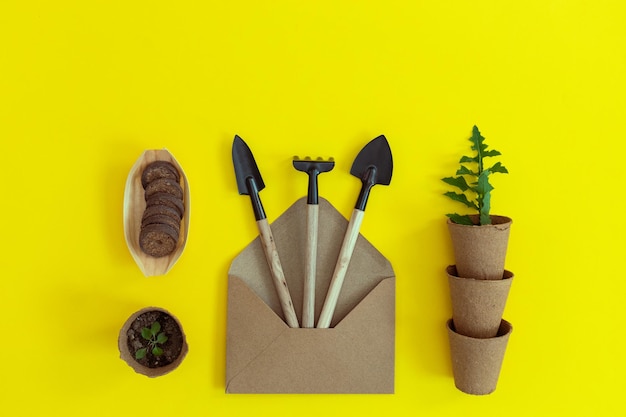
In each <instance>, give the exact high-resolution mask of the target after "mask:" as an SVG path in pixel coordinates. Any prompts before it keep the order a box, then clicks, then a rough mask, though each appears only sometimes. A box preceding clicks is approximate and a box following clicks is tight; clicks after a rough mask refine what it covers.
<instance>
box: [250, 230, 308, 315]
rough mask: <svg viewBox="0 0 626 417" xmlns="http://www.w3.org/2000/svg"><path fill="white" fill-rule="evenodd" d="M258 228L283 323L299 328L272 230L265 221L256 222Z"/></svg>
mask: <svg viewBox="0 0 626 417" xmlns="http://www.w3.org/2000/svg"><path fill="white" fill-rule="evenodd" d="M256 224H257V226H258V228H259V235H260V236H261V244H262V246H263V252H265V258H266V259H267V264H268V266H269V267H270V272H271V273H272V280H273V281H274V287H275V288H276V293H277V294H278V299H279V300H280V306H281V307H282V309H283V314H284V315H285V321H286V322H287V324H288V325H289V327H300V326H299V325H298V317H297V316H296V312H295V310H294V309H293V302H292V301H291V295H290V294H289V288H288V287H287V281H286V280H285V273H284V272H283V267H282V265H281V264H280V259H279V258H278V251H277V250H276V243H275V242H274V236H273V235H272V230H271V229H270V225H269V223H268V222H267V219H261V220H257V222H256Z"/></svg>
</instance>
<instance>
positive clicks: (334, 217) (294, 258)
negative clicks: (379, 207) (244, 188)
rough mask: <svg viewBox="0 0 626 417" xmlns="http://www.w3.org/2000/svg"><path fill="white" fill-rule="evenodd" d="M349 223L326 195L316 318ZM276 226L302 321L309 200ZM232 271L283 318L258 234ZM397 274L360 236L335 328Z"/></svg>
mask: <svg viewBox="0 0 626 417" xmlns="http://www.w3.org/2000/svg"><path fill="white" fill-rule="evenodd" d="M347 227H348V221H347V220H346V218H345V217H343V216H342V215H341V213H339V212H338V211H337V210H336V209H335V208H334V207H333V206H332V205H331V204H330V203H329V202H328V201H327V200H325V199H323V198H320V202H319V229H318V230H319V234H318V249H317V277H316V291H315V293H316V297H315V320H316V322H317V319H318V317H319V314H320V311H321V309H322V305H323V303H324V299H325V297H326V292H327V290H328V287H329V285H330V279H331V277H332V274H333V271H334V268H335V264H336V262H337V257H338V255H339V250H340V248H341V243H342V242H343V237H344V234H345V231H346V229H347ZM271 228H272V233H273V235H274V240H275V242H276V247H277V249H278V253H279V257H280V260H281V263H282V267H283V270H284V272H285V279H286V280H287V285H288V287H289V291H290V293H291V299H292V301H293V304H294V306H295V310H296V314H297V316H298V319H299V321H300V322H301V321H302V293H303V291H302V289H303V286H304V282H303V280H304V259H305V241H306V233H307V232H306V198H302V199H299V200H298V201H296V202H295V203H294V204H293V205H292V206H291V207H289V208H288V209H287V210H286V211H285V212H284V213H283V214H282V215H281V216H280V217H279V218H278V219H276V221H274V222H273V223H272V225H271ZM228 274H229V276H237V277H240V278H241V279H242V280H243V281H244V282H245V283H246V284H247V285H248V287H249V288H251V289H252V291H254V293H255V294H257V295H258V296H259V297H260V298H261V299H262V300H263V302H265V303H266V304H267V305H268V306H269V307H270V308H271V309H272V310H273V311H274V312H275V313H276V314H277V315H279V316H280V317H281V318H282V317H283V313H282V310H281V307H280V302H279V301H278V297H277V295H276V291H275V290H274V287H273V284H272V278H271V275H270V271H269V267H268V266H267V262H266V260H265V255H264V253H263V248H262V246H261V244H260V240H259V238H258V237H257V238H256V239H255V240H254V241H252V242H251V243H250V244H249V245H248V246H247V247H246V248H245V249H244V250H243V251H242V252H241V253H240V254H239V255H238V256H237V257H236V258H235V259H234V260H233V262H232V264H231V267H230V270H229V272H228ZM394 275H395V274H394V272H393V268H392V267H391V264H390V263H389V261H388V260H387V259H386V258H385V257H384V256H383V255H382V254H381V253H380V252H379V251H378V250H377V249H376V248H375V247H374V246H372V244H371V243H369V242H368V241H367V240H366V239H365V238H364V237H363V236H362V235H359V237H358V239H357V243H356V246H355V249H354V254H353V256H352V260H351V261H350V266H349V268H348V272H347V274H346V277H345V280H344V284H343V286H342V290H341V294H340V296H339V300H338V304H337V308H336V310H335V314H334V316H333V320H332V322H331V327H334V326H335V325H336V324H337V323H338V322H339V321H341V320H342V319H343V318H344V317H345V316H346V315H347V314H348V313H349V312H350V311H351V310H352V309H353V308H354V307H355V306H356V305H357V304H358V303H359V302H360V301H361V300H363V298H364V297H365V296H366V295H367V294H368V293H369V292H370V291H371V290H372V289H373V288H374V287H375V286H376V285H378V284H379V283H380V282H381V281H382V280H383V279H385V278H387V277H391V276H394Z"/></svg>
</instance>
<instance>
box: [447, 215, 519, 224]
mask: <svg viewBox="0 0 626 417" xmlns="http://www.w3.org/2000/svg"><path fill="white" fill-rule="evenodd" d="M468 216H469V217H470V219H472V222H473V223H474V224H473V225H471V226H470V225H468V224H459V223H455V222H453V221H452V219H450V218H449V217H448V218H447V222H446V223H448V224H453V225H455V226H458V227H494V226H496V227H497V226H501V225H507V226H508V225H510V224H511V223H513V219H512V218H510V217H508V216H502V215H498V214H490V215H489V218H491V224H478V223H479V221H478V219H479V218H480V216H479V215H478V214H469V215H468Z"/></svg>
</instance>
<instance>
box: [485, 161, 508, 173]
mask: <svg viewBox="0 0 626 417" xmlns="http://www.w3.org/2000/svg"><path fill="white" fill-rule="evenodd" d="M489 171H491V172H500V173H502V174H508V173H509V171H508V170H507V169H506V168H505V166H504V165H502V164H501V163H500V162H496V163H495V164H494V165H493V166H492V167H491V168H489Z"/></svg>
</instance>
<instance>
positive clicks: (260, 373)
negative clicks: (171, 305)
mask: <svg viewBox="0 0 626 417" xmlns="http://www.w3.org/2000/svg"><path fill="white" fill-rule="evenodd" d="M347 226H348V222H347V220H346V219H345V218H344V217H343V216H342V215H341V214H340V213H339V212H338V211H337V210H336V209H335V208H334V207H333V206H331V205H330V204H329V203H328V201H326V200H323V199H320V205H319V236H318V253H317V279H316V281H317V282H316V284H317V285H316V300H315V322H316V323H317V319H318V317H319V314H320V311H321V309H322V305H323V303H324V298H325V296H326V291H327V289H328V286H329V284H330V279H331V276H332V273H333V270H334V268H335V263H336V261H337V256H338V254H339V249H340V247H341V243H342V241H343V236H344V233H345V231H346V229H347ZM271 228H272V232H273V234H274V239H275V242H276V246H277V248H278V252H279V256H280V259H281V262H282V266H283V270H284V272H285V278H286V280H287V285H288V287H289V291H290V292H291V298H292V300H293V303H294V306H295V310H296V313H297V315H298V320H299V322H300V323H302V292H303V275H304V272H303V271H304V259H305V253H304V247H305V237H306V199H304V198H303V199H300V200H298V201H296V203H294V204H293V205H292V206H291V207H290V208H289V209H287V211H286V212H285V213H283V214H282V215H281V216H280V217H279V218H278V219H277V220H276V221H275V222H274V223H272V225H271ZM394 351H395V276H394V272H393V269H392V267H391V264H390V263H389V261H387V259H385V258H384V257H383V256H382V255H381V254H380V253H379V252H378V251H377V250H376V249H375V248H374V247H373V246H372V245H371V244H370V243H369V242H368V241H367V240H366V239H365V238H363V236H361V235H359V237H358V239H357V243H356V247H355V250H354V254H353V257H352V260H351V262H350V267H349V269H348V273H347V274H346V278H345V281H344V284H343V287H342V291H341V294H340V296H339V302H338V305H337V308H336V310H335V315H334V317H333V320H332V323H331V328H330V329H302V328H300V329H292V328H289V327H288V326H287V324H286V323H285V322H284V320H283V313H282V310H281V308H280V303H279V301H278V297H277V295H276V292H275V290H274V286H273V283H272V279H271V275H270V272H269V268H268V266H267V263H266V260H265V256H264V254H263V249H262V247H261V244H260V241H259V238H258V237H257V238H256V239H255V240H254V241H253V242H252V243H250V245H248V246H247V247H246V248H245V249H244V250H243V251H242V252H241V253H240V254H239V255H238V256H237V257H236V258H235V259H234V261H233V262H232V264H231V267H230V270H229V272H228V329H227V342H226V392H228V393H393V392H394V364H395V352H394Z"/></svg>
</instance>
